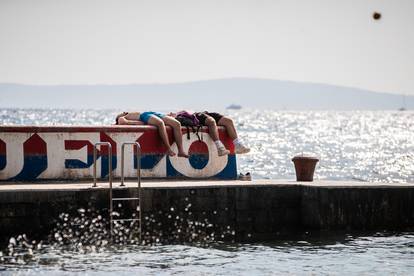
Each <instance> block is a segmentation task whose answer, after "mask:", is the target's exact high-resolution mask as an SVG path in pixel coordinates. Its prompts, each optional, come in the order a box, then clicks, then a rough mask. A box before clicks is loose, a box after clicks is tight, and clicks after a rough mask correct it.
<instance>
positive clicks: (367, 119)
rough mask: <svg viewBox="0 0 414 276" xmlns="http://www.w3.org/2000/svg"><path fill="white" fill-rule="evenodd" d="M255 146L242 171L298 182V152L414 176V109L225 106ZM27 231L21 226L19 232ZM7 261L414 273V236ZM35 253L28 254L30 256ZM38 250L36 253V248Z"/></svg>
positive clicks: (57, 254) (45, 113) (39, 119)
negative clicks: (269, 108) (277, 109)
mask: <svg viewBox="0 0 414 276" xmlns="http://www.w3.org/2000/svg"><path fill="white" fill-rule="evenodd" d="M118 112H119V110H55V109H3V110H0V124H1V125H108V124H112V123H113V121H114V117H115V115H116V114H117V113H118ZM224 113H225V114H226V115H228V116H230V117H231V118H233V119H234V121H235V125H236V128H237V130H238V132H239V136H240V137H241V139H242V140H243V141H244V142H245V143H246V144H247V145H249V146H250V147H251V149H252V151H251V153H250V154H247V155H240V156H238V167H239V171H241V172H243V173H246V172H250V173H251V174H252V175H253V178H255V179H264V178H275V179H294V168H293V165H292V162H291V158H292V157H293V156H295V155H299V154H308V155H313V156H315V157H318V158H319V159H320V162H319V164H318V166H317V169H316V175H315V178H316V179H328V180H357V181H361V183H362V182H386V183H407V182H409V183H411V182H414V112H411V111H404V112H400V111H273V110H234V111H233V110H232V111H225V112H224ZM16 234H17V233H16ZM1 254H3V257H2V256H1V255H0V258H3V261H2V262H0V272H2V271H3V272H4V273H16V272H18V273H24V274H26V273H28V274H35V273H42V274H48V273H49V274H55V273H57V272H61V273H62V272H79V273H80V274H84V273H87V274H96V273H97V274H130V273H135V274H137V273H138V274H150V275H160V274H180V275H182V274H184V275H185V274H187V275H190V274H191V275H193V274H197V275H225V274H238V275H263V274H264V275H272V274H371V275H378V274H394V273H395V274H414V233H412V232H405V233H388V232H380V233H352V234H350V233H343V234H340V233H338V232H335V233H329V232H326V233H318V234H316V236H315V234H314V233H302V234H300V235H292V236H290V237H283V238H281V239H280V240H277V241H272V242H270V243H253V244H238V243H231V242H226V243H222V242H216V243H209V244H205V243H201V244H200V243H195V244H181V245H165V244H164V245H153V246H133V245H131V246H121V247H116V248H114V247H105V248H101V249H99V250H89V251H88V250H87V251H82V250H81V251H79V250H74V249H73V248H70V249H67V248H63V247H55V246H41V247H40V249H39V250H37V251H36V252H35V253H33V254H32V255H31V256H30V257H29V258H28V259H25V258H15V260H10V259H7V258H4V253H1ZM25 254H26V253H25ZM29 255H30V254H29Z"/></svg>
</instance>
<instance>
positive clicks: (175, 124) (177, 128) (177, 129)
mask: <svg viewBox="0 0 414 276" xmlns="http://www.w3.org/2000/svg"><path fill="white" fill-rule="evenodd" d="M162 120H163V121H164V123H165V124H166V125H168V126H170V127H172V129H173V132H174V139H175V142H176V143H177V147H178V156H179V157H185V158H188V154H187V153H186V152H185V151H184V148H183V134H182V133H181V124H180V122H179V121H177V120H176V119H174V118H173V117H170V116H165V117H164V118H162Z"/></svg>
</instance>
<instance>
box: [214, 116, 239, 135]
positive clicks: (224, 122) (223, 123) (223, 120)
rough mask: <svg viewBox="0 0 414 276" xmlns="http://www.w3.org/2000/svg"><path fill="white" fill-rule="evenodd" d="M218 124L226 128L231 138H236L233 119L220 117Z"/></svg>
mask: <svg viewBox="0 0 414 276" xmlns="http://www.w3.org/2000/svg"><path fill="white" fill-rule="evenodd" d="M217 124H218V125H219V126H225V127H226V130H227V134H228V135H229V136H230V138H231V139H232V140H234V139H236V138H237V132H236V128H235V127H234V123H233V120H232V119H230V118H229V117H223V118H221V119H220V120H219V121H218V123H217Z"/></svg>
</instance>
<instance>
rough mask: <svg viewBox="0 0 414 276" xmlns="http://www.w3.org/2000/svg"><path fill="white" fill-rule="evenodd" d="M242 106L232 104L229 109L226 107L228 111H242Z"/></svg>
mask: <svg viewBox="0 0 414 276" xmlns="http://www.w3.org/2000/svg"><path fill="white" fill-rule="evenodd" d="M241 108H242V106H241V105H238V104H231V105H229V106H228V107H226V109H241Z"/></svg>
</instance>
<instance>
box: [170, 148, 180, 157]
mask: <svg viewBox="0 0 414 276" xmlns="http://www.w3.org/2000/svg"><path fill="white" fill-rule="evenodd" d="M167 154H168V155H169V156H175V152H173V151H172V149H169V150H168V152H167ZM178 156H180V155H178Z"/></svg>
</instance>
